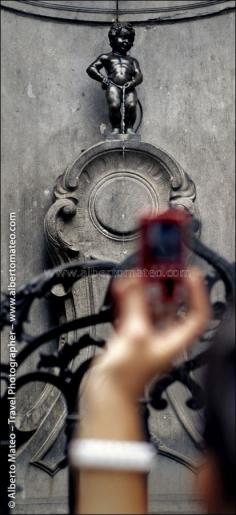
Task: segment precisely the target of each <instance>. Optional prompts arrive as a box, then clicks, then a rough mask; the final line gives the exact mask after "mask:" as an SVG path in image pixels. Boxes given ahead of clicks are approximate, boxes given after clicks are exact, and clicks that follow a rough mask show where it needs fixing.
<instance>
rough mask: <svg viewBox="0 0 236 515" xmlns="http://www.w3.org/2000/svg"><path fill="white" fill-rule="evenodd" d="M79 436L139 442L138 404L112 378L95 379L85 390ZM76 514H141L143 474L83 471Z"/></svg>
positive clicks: (144, 497) (143, 507)
mask: <svg viewBox="0 0 236 515" xmlns="http://www.w3.org/2000/svg"><path fill="white" fill-rule="evenodd" d="M83 404H84V409H83V413H82V414H81V415H82V423H81V426H80V430H79V435H78V436H79V437H80V438H86V439H87V438H94V439H99V440H103V439H106V440H116V441H142V440H143V439H144V435H143V429H142V422H141V419H140V414H139V410H138V407H137V404H136V403H135V402H134V401H133V400H131V399H129V398H128V397H127V395H125V394H124V392H123V391H122V390H121V389H120V388H119V387H117V385H115V384H114V383H113V382H112V381H111V382H110V381H106V379H105V380H104V381H102V382H100V383H99V384H98V385H97V386H96V381H95V382H94V384H92V385H91V387H90V388H89V390H87V392H86V393H85V396H84V399H83ZM77 493H78V496H77V502H76V510H77V511H76V513H83V514H89V513H94V514H113V513H127V514H128V513H132V514H136V513H142V514H145V513H146V510H147V506H146V505H147V489H146V475H145V474H143V473H140V472H127V471H124V472H123V471H110V470H104V471H101V470H82V471H81V472H80V479H79V492H77Z"/></svg>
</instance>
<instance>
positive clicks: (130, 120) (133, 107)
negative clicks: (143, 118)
mask: <svg viewBox="0 0 236 515" xmlns="http://www.w3.org/2000/svg"><path fill="white" fill-rule="evenodd" d="M137 101H138V97H137V93H136V91H135V90H134V91H130V92H128V93H127V94H126V96H125V126H126V131H127V132H133V126H134V124H135V120H136V112H137Z"/></svg>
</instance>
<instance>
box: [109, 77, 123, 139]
mask: <svg viewBox="0 0 236 515" xmlns="http://www.w3.org/2000/svg"><path fill="white" fill-rule="evenodd" d="M121 93H122V91H121V89H119V88H117V87H116V86H108V88H107V91H106V96H107V102H108V107H109V118H110V122H111V126H112V130H113V131H114V132H120V130H121V111H120V108H121Z"/></svg>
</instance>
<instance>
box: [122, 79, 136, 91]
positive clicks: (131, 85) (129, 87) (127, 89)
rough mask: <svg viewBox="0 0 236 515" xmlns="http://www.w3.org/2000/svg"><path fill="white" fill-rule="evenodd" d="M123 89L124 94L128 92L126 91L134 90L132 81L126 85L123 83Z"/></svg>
mask: <svg viewBox="0 0 236 515" xmlns="http://www.w3.org/2000/svg"><path fill="white" fill-rule="evenodd" d="M124 87H125V91H126V92H128V91H130V90H132V89H134V85H133V82H132V81H129V82H126V83H125V85H124Z"/></svg>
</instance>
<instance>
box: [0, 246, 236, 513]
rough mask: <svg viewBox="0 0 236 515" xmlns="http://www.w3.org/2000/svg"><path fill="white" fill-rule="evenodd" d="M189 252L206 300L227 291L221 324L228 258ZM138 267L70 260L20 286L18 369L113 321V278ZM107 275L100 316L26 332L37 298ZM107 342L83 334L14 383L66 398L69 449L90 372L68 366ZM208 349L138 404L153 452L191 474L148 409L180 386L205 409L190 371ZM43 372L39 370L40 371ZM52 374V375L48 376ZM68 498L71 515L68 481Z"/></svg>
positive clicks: (5, 318)
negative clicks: (57, 341) (53, 346)
mask: <svg viewBox="0 0 236 515" xmlns="http://www.w3.org/2000/svg"><path fill="white" fill-rule="evenodd" d="M191 250H192V251H193V252H194V253H195V254H196V255H198V256H199V257H201V258H202V259H203V260H204V261H206V262H207V263H208V264H209V265H211V267H212V268H213V271H212V272H209V273H206V275H205V280H206V284H207V287H208V291H209V295H210V296H211V292H212V289H213V287H214V285H215V284H216V283H217V282H218V281H221V282H222V283H223V284H224V288H225V299H224V301H221V302H219V301H217V302H214V301H213V300H212V301H211V302H212V311H213V318H214V319H215V320H216V321H218V322H219V323H220V321H221V320H222V318H223V317H224V313H225V310H226V307H227V304H228V303H231V302H232V301H233V300H234V298H235V289H234V270H235V268H234V265H233V264H231V263H229V262H228V261H227V260H226V259H224V258H223V257H221V256H219V255H218V254H217V253H216V252H214V251H213V250H211V249H209V248H208V247H206V246H205V245H204V244H203V243H202V242H201V241H200V240H198V239H197V238H195V237H194V238H193V239H192V241H191ZM137 264H138V256H137V254H134V255H132V256H130V257H129V258H127V259H126V260H125V261H123V262H122V263H121V264H119V265H117V264H116V263H114V262H110V261H95V260H90V261H86V262H83V263H81V262H78V261H74V262H71V263H70V264H65V265H62V266H59V267H55V268H53V269H50V270H47V271H46V272H44V273H43V274H41V275H39V276H38V277H36V278H34V279H33V280H32V281H30V282H29V283H28V284H27V285H26V286H23V287H21V288H20V289H19V290H18V291H17V293H16V318H15V322H14V330H15V332H16V338H17V340H18V342H20V344H21V345H22V344H23V343H25V345H24V346H23V348H22V349H21V350H20V351H19V353H18V356H17V362H18V369H19V368H20V366H21V365H22V364H23V363H24V362H25V360H26V359H27V358H28V357H29V356H30V355H31V354H32V353H33V352H34V351H35V350H36V349H38V348H39V347H41V346H43V345H44V344H45V343H46V342H49V341H51V340H52V339H54V338H55V337H59V336H60V335H61V334H66V333H68V332H70V331H74V330H75V329H81V328H86V327H91V326H92V325H97V324H103V323H105V322H112V316H113V313H112V304H111V297H110V286H111V283H112V280H113V279H114V277H116V276H117V275H118V274H120V273H121V272H122V271H124V270H128V269H132V268H134V267H135V266H137ZM98 273H102V274H107V275H109V276H110V277H111V280H110V283H109V286H108V290H107V292H106V294H105V297H104V302H103V305H102V306H101V308H100V311H99V312H98V313H95V314H92V315H89V316H85V317H83V318H79V319H75V320H72V321H68V322H66V323H63V324H61V325H57V326H55V327H52V328H50V329H49V330H48V331H46V332H44V333H42V334H39V335H31V334H28V333H27V332H26V330H25V322H26V321H28V320H29V317H30V309H31V307H32V304H33V302H34V300H35V299H37V298H38V299H42V298H43V297H44V296H45V295H47V294H48V293H49V292H50V291H51V288H52V287H53V286H55V285H56V284H63V286H64V287H65V288H66V289H67V290H69V289H70V288H71V287H72V286H73V284H74V282H75V281H78V280H80V279H81V278H83V277H85V276H87V275H93V274H98ZM11 325H12V322H11V321H10V298H9V296H8V295H4V296H3V299H2V303H1V319H0V327H1V330H2V329H3V328H4V327H5V326H11ZM213 334H214V330H211V331H208V332H207V333H206V334H204V335H203V337H202V340H203V341H206V340H208V341H209V344H211V341H212V337H213ZM104 344H105V340H103V339H94V338H92V337H91V336H90V335H89V334H88V333H87V334H84V335H83V336H82V337H80V338H79V339H78V340H76V341H74V342H73V343H72V344H68V343H66V344H65V345H64V346H63V347H62V348H60V349H58V350H57V351H56V352H52V353H51V354H43V353H42V354H41V355H40V359H39V363H38V370H37V371H33V372H30V373H27V374H25V375H20V376H19V377H18V378H17V382H16V389H17V390H19V389H20V388H22V386H24V385H26V384H27V383H29V382H32V381H39V382H43V383H50V384H52V385H54V386H55V387H56V388H57V389H58V390H59V391H60V392H61V393H62V394H63V396H64V398H65V401H66V405H67V420H66V434H67V448H68V443H69V441H70V438H71V434H72V431H73V427H74V424H75V421H76V420H77V418H78V415H77V407H78V406H77V397H78V390H79V387H80V384H81V381H82V379H83V377H84V374H85V373H86V371H87V370H88V368H89V366H90V363H91V359H87V360H86V361H84V362H83V363H82V364H80V366H79V367H78V368H77V370H75V371H74V372H72V371H71V369H70V363H71V361H72V360H73V359H74V358H75V357H76V356H77V355H78V354H79V353H80V351H81V350H82V349H84V348H86V347H88V346H91V345H92V346H94V347H103V346H104ZM208 355H209V350H205V351H203V352H200V354H198V355H197V356H196V357H194V358H192V359H188V360H186V361H184V362H183V363H182V364H181V365H180V366H178V367H175V368H174V369H173V370H171V371H170V372H169V373H168V374H167V375H165V376H163V377H161V378H158V379H157V381H156V382H155V384H154V385H153V387H152V389H151V391H150V392H149V397H148V398H146V399H144V400H142V401H141V405H142V409H143V416H144V420H145V422H146V424H145V426H146V430H147V438H149V439H151V440H152V441H153V443H154V445H155V446H156V448H157V452H158V453H160V454H164V455H165V456H169V455H170V454H171V456H172V458H173V457H174V459H175V460H176V461H178V462H180V463H184V464H185V466H188V467H189V468H190V469H191V470H194V464H193V463H192V462H191V460H186V459H185V457H183V456H182V455H181V454H179V453H175V452H173V450H171V449H168V448H167V447H165V446H163V445H162V444H161V443H160V442H158V440H157V438H156V437H155V436H154V435H153V434H152V433H151V432H150V431H149V429H148V416H149V407H150V406H152V407H153V408H154V409H157V410H160V409H164V408H165V407H166V405H167V400H166V398H164V397H163V394H164V392H166V390H167V388H168V387H169V386H170V385H171V384H173V383H174V382H176V381H178V382H180V383H182V384H184V385H185V386H186V387H187V389H188V391H189V393H190V396H189V399H188V400H187V406H188V407H189V408H190V409H195V410H196V409H200V408H201V407H202V406H203V404H204V394H203V390H202V387H201V385H200V384H199V383H198V382H197V381H196V379H195V378H194V377H193V375H192V372H193V371H194V370H196V369H198V368H200V367H201V366H202V365H204V364H206V363H207V360H208ZM42 369H43V370H42ZM50 369H52V371H49V370H50ZM1 378H2V381H4V382H5V383H6V384H8V380H9V366H8V364H1ZM8 402H9V401H8V399H7V393H4V394H3V396H2V398H1V404H2V410H1V414H2V419H1V430H0V431H1V444H2V445H1V455H2V460H1V463H2V467H3V481H2V492H3V505H4V506H3V507H4V509H5V513H8V499H7V481H8V475H7V474H8V467H7V455H8V439H9V428H8V413H9V404H8ZM17 436H18V446H20V445H21V444H22V435H21V434H20V432H18V435H17ZM66 464H67V449H65V458H64V459H63V461H62V462H61V463H60V468H63V467H64V466H66ZM69 489H70V492H69V499H70V510H71V512H72V511H73V483H72V482H71V481H70V482H69Z"/></svg>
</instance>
